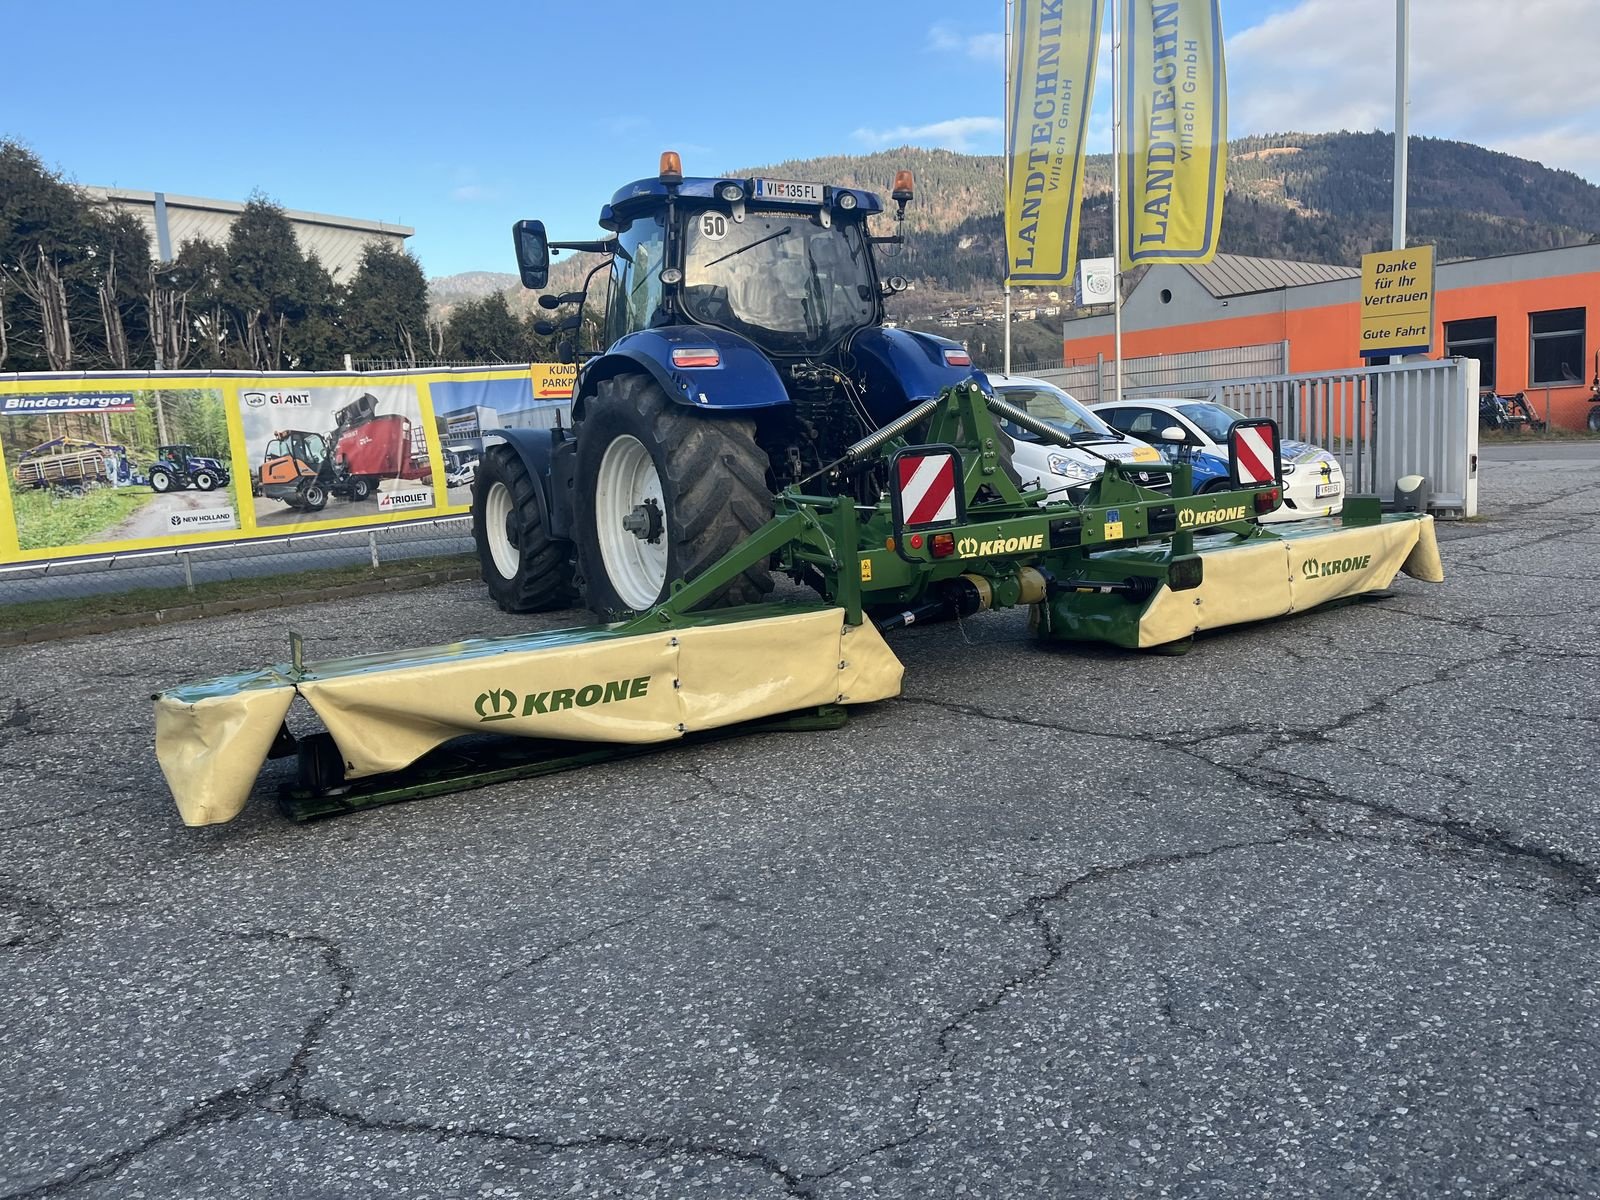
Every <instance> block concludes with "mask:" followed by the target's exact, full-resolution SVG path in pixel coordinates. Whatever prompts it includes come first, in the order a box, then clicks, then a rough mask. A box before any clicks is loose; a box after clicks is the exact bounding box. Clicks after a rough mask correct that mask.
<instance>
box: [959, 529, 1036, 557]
mask: <svg viewBox="0 0 1600 1200" xmlns="http://www.w3.org/2000/svg"><path fill="white" fill-rule="evenodd" d="M969 547H970V548H969ZM956 549H957V550H959V551H960V552H961V554H962V556H963V557H965V558H983V557H984V556H985V555H989V554H1019V553H1021V552H1022V551H1024V550H1043V549H1044V534H1042V533H1035V534H1031V535H1029V536H1028V537H1009V538H990V539H989V540H988V541H986V542H980V541H978V540H977V539H976V538H962V539H961V541H960V543H959V544H958V545H957V546H956Z"/></svg>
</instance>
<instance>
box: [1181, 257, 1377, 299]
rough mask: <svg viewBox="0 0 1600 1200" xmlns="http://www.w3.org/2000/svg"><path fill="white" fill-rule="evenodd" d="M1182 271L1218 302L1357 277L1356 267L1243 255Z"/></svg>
mask: <svg viewBox="0 0 1600 1200" xmlns="http://www.w3.org/2000/svg"><path fill="white" fill-rule="evenodd" d="M1184 269H1185V270H1186V271H1188V272H1189V274H1190V275H1193V276H1194V279H1195V282H1196V283H1198V284H1199V285H1200V286H1201V287H1203V288H1205V289H1206V291H1208V292H1210V293H1211V294H1212V295H1213V296H1215V297H1216V298H1217V299H1218V300H1225V299H1227V298H1228V297H1229V296H1246V295H1249V294H1250V293H1251V292H1273V291H1277V290H1278V289H1279V288H1288V287H1299V286H1301V285H1302V284H1307V283H1332V282H1334V281H1335V280H1339V279H1360V278H1361V269H1360V268H1359V267H1336V266H1332V265H1330V264H1328V263H1308V262H1291V261H1287V260H1284V259H1277V258H1252V257H1250V256H1249V255H1247V254H1219V255H1217V256H1216V258H1214V259H1212V260H1211V261H1210V262H1208V263H1206V264H1204V265H1202V266H1197V267H1189V266H1186V267H1185V268H1184Z"/></svg>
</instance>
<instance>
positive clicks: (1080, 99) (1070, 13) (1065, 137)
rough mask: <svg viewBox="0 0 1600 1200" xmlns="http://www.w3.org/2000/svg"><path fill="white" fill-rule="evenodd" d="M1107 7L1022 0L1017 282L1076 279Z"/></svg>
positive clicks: (1092, 1) (1015, 89)
mask: <svg viewBox="0 0 1600 1200" xmlns="http://www.w3.org/2000/svg"><path fill="white" fill-rule="evenodd" d="M1104 11H1105V4H1104V0H1085V2H1084V3H1078V4H1067V5H1063V4H1061V3H1060V0H1017V2H1016V6H1015V8H1014V10H1013V17H1012V27H1011V62H1010V63H1009V64H1008V66H1009V70H1010V74H1011V95H1010V96H1008V97H1007V98H1006V103H1007V105H1008V106H1009V108H1010V112H1009V113H1008V114H1007V115H1008V117H1009V119H1010V142H1009V144H1008V145H1007V146H1006V164H1007V166H1006V170H1007V175H1008V178H1007V190H1006V274H1007V277H1008V281H1009V282H1010V283H1012V284H1018V285H1030V284H1043V283H1067V282H1070V281H1071V280H1072V262H1073V258H1074V256H1075V255H1076V254H1077V252H1078V214H1079V210H1080V209H1081V208H1082V201H1083V144H1084V136H1085V134H1086V132H1087V130H1088V122H1089V105H1090V101H1091V100H1092V98H1093V96H1094V75H1095V64H1096V61H1097V58H1098V55H1099V49H1100V22H1101V16H1102V14H1103V13H1104Z"/></svg>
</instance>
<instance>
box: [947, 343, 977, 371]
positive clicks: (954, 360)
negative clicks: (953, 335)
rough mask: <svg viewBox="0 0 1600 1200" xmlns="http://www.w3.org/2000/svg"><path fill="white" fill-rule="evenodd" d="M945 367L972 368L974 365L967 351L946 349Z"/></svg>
mask: <svg viewBox="0 0 1600 1200" xmlns="http://www.w3.org/2000/svg"><path fill="white" fill-rule="evenodd" d="M944 365H945V366H947V367H970V366H971V365H972V355H970V354H968V353H967V352H966V351H965V350H961V349H951V348H949V347H946V348H945V352H944Z"/></svg>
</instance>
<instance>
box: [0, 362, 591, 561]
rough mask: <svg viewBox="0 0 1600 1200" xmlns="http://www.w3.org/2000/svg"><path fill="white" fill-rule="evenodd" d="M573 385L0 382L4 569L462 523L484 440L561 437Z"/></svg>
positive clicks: (568, 380) (396, 379)
mask: <svg viewBox="0 0 1600 1200" xmlns="http://www.w3.org/2000/svg"><path fill="white" fill-rule="evenodd" d="M574 377H575V372H574V371H573V368H571V367H568V366H563V365H561V364H546V363H537V364H532V367H531V369H530V367H526V366H523V367H485V368H461V369H450V370H434V371H417V372H379V373H374V374H371V375H359V374H352V373H347V372H340V373H327V374H288V373H279V374H272V375H255V374H246V373H242V372H212V373H206V374H194V373H181V372H164V373H155V372H151V373H140V374H130V373H126V372H117V373H105V374H100V375H96V374H83V375H73V376H70V377H66V376H60V375H44V374H38V375H0V479H3V486H0V563H22V562H48V561H52V560H56V559H67V558H75V557H85V556H92V555H99V554H107V553H120V552H123V551H131V550H151V549H169V548H175V547H180V546H190V545H205V544H215V543H224V542H230V541H239V540H246V539H249V538H252V537H266V536H274V535H282V534H285V533H299V532H307V531H313V530H314V531H322V530H331V529H352V528H361V527H365V526H378V525H383V524H386V523H389V522H394V521H405V520H415V519H417V518H419V517H430V516H440V515H445V514H447V513H460V512H464V511H466V510H467V507H468V505H469V504H470V500H471V484H472V478H473V475H474V471H475V464H476V462H477V460H478V458H479V457H481V454H482V449H483V433H484V432H485V431H486V430H489V429H492V428H496V427H502V426H510V427H540V428H549V427H553V426H555V425H556V424H558V423H565V422H566V421H567V420H568V418H567V415H566V414H567V411H568V408H569V406H570V403H571V401H570V399H569V397H570V394H571V387H572V380H573V378H574ZM536 383H537V384H538V386H537V387H536V386H535V385H536ZM563 384H564V385H565V388H564V390H563V386H562V385H563Z"/></svg>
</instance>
